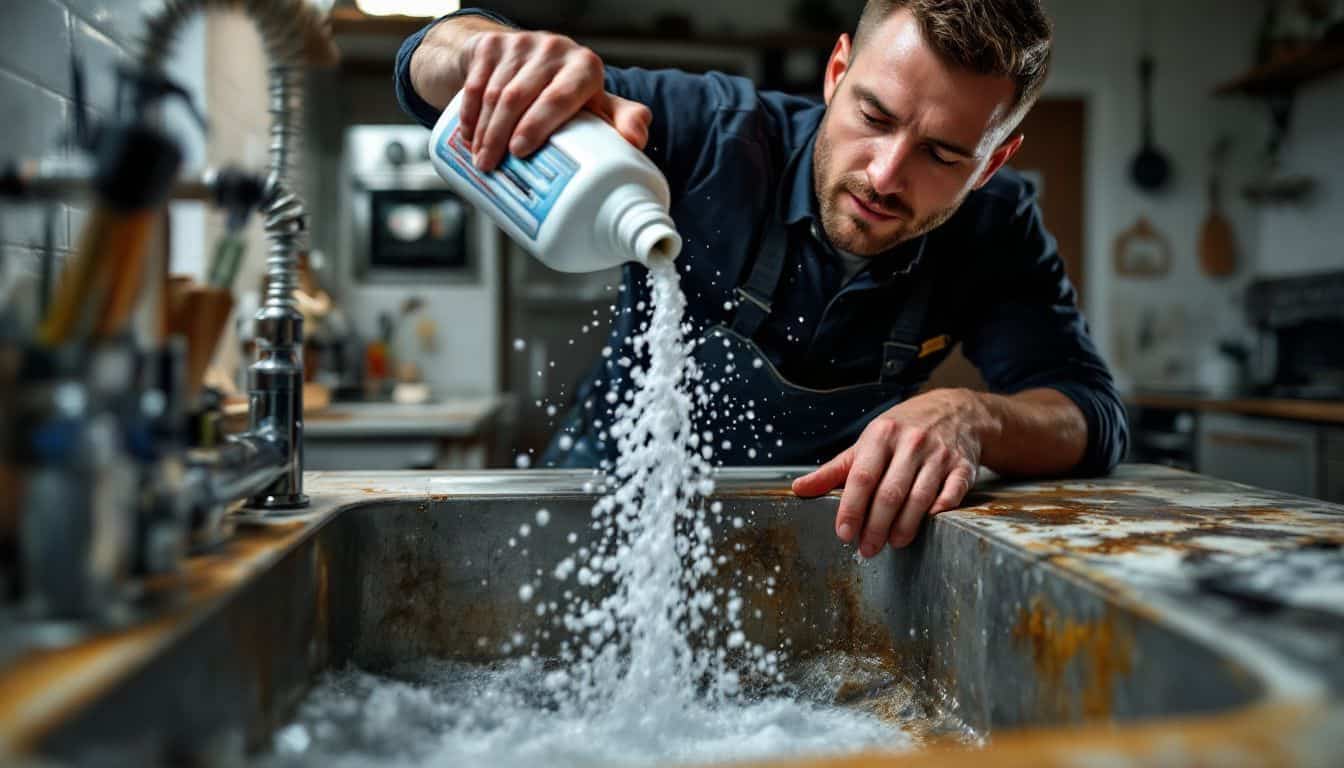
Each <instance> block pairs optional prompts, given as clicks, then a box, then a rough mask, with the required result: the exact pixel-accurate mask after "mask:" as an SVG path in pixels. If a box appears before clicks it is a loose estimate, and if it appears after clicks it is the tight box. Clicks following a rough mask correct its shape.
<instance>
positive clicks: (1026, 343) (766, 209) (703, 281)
mask: <svg viewBox="0 0 1344 768" xmlns="http://www.w3.org/2000/svg"><path fill="white" fill-rule="evenodd" d="M1049 56H1050V24H1049V21H1048V20H1047V19H1046V17H1045V15H1044V13H1043V11H1042V9H1041V8H1040V6H1039V2H1038V0H870V1H869V2H868V3H867V5H866V7H865V8H864V11H863V14H862V16H861V18H860V21H859V24H858V28H857V31H856V32H855V34H854V36H853V38H852V39H851V37H850V36H849V35H842V36H841V37H840V39H839V40H838V41H837V42H836V44H835V48H834V50H833V51H832V53H831V56H830V59H829V61H828V63H827V66H826V71H825V73H824V85H825V87H824V93H825V103H824V104H818V103H816V102H814V101H811V100H807V99H802V98H797V97H793V96H788V95H784V94H780V93H773V92H763V91H758V90H756V89H755V88H754V87H753V86H752V84H751V83H750V82H748V81H746V80H744V79H742V78H734V77H728V76H725V75H722V74H717V73H711V74H708V75H703V76H694V75H689V74H686V73H682V72H677V71H645V70H641V69H616V68H609V69H604V67H603V65H602V62H601V61H600V60H599V59H598V57H597V56H596V55H595V54H594V53H593V52H592V51H590V50H588V49H586V48H583V47H581V46H579V45H578V44H576V43H575V42H574V41H572V40H570V39H568V38H565V37H560V36H556V35H551V34H547V33H544V32H525V31H520V30H516V29H514V28H512V27H511V26H509V25H508V23H507V22H506V21H504V20H503V19H500V18H499V17H496V16H493V15H491V14H487V13H485V12H480V11H466V12H461V13H458V14H454V15H452V16H451V17H447V18H446V19H441V20H440V21H439V22H436V23H434V24H431V25H430V26H428V27H426V29H425V30H422V31H421V32H419V33H417V34H416V35H414V36H412V37H411V38H410V39H408V40H407V41H406V43H405V44H404V45H403V46H402V50H401V53H400V54H399V55H398V59H397V90H398V96H399V98H400V99H401V102H402V105H403V107H404V108H405V109H406V110H407V111H408V112H409V113H410V114H411V115H413V116H414V117H416V118H417V119H418V120H420V122H422V123H424V124H425V125H432V124H433V122H434V121H435V120H436V119H437V117H438V114H439V112H440V111H441V110H442V109H443V107H444V106H445V105H446V104H447V103H448V102H449V101H450V100H451V99H452V98H453V96H454V95H455V94H456V93H457V92H458V91H459V90H462V91H463V104H462V126H463V131H464V134H465V137H466V138H467V139H468V140H469V141H471V145H472V151H473V153H474V157H475V159H476V162H477V164H478V165H479V166H480V167H482V168H485V169H491V168H494V167H495V166H497V165H498V164H499V163H500V162H501V160H502V159H503V158H504V157H505V155H506V153H513V154H515V155H518V156H526V155H527V154H528V153H529V152H531V151H533V150H535V149H536V148H537V147H539V146H540V145H541V144H542V143H543V142H544V141H545V139H546V137H547V136H549V135H550V134H551V133H552V132H553V131H554V130H556V129H557V128H558V127H559V126H560V125H562V124H563V123H564V122H565V121H566V120H567V119H568V118H569V117H571V116H572V115H574V114H575V113H576V112H577V111H578V110H580V109H588V110H591V111H592V112H594V113H596V114H598V115H599V116H601V117H603V118H604V119H606V120H607V121H608V122H610V123H611V124H612V125H614V126H615V127H616V129H617V130H618V131H619V132H620V133H621V134H622V135H623V136H624V137H625V138H626V139H627V140H629V141H630V142H631V143H633V144H634V145H636V146H638V147H641V148H642V149H644V151H645V153H646V154H647V155H648V156H649V157H650V158H651V159H652V160H653V161H654V163H655V164H657V165H658V167H659V168H660V169H661V170H662V171H663V172H664V173H665V174H666V176H667V178H668V183H669V185H670V187H671V191H672V208H671V210H672V216H673V218H674V220H675V221H676V223H677V226H678V229H679V230H680V232H681V234H682V236H683V238H684V240H685V247H684V248H683V251H682V255H681V256H680V257H679V259H678V268H679V270H680V271H681V272H682V286H683V290H684V291H685V292H686V296H687V301H688V306H687V320H688V321H689V322H690V323H691V325H692V327H693V328H694V329H695V332H696V333H699V334H700V335H701V337H702V339H701V340H702V341H703V342H704V343H702V344H700V346H699V347H698V348H697V357H699V358H700V363H701V366H702V368H704V369H705V371H706V386H709V387H711V388H712V389H714V390H715V391H714V395H713V396H714V397H715V398H719V397H723V398H725V400H726V401H727V402H730V403H731V404H732V406H733V407H732V408H731V409H730V408H725V407H722V406H719V407H717V408H714V409H712V410H713V411H714V413H713V414H712V415H711V420H712V421H713V424H712V429H710V430H708V432H709V436H710V437H711V438H712V442H711V443H710V447H711V448H712V449H713V450H715V451H716V452H717V453H716V454H715V458H716V459H717V460H719V461H722V462H724V463H727V464H746V463H770V464H786V463H800V462H807V463H822V462H824V463H822V466H820V467H819V468H818V469H817V470H816V471H814V472H812V473H811V474H808V475H806V476H804V477H800V478H798V479H797V480H796V481H795V482H794V485H793V489H794V492H795V493H797V494H799V495H802V496H816V495H821V494H824V493H827V492H829V491H830V490H831V489H833V488H836V487H839V486H841V485H843V486H844V491H843V493H842V496H841V500H840V507H839V512H838V514H837V516H836V535H837V536H839V538H841V539H842V540H844V541H847V542H848V541H857V543H858V545H859V550H860V552H861V553H862V554H863V555H864V556H867V557H871V556H873V555H875V554H876V553H877V552H879V551H880V550H881V549H882V547H883V546H884V545H885V544H887V543H890V544H891V545H892V546H893V547H901V546H905V545H906V544H909V543H910V541H912V540H913V538H914V536H915V534H916V532H917V530H918V528H919V525H920V523H921V521H922V519H923V517H924V516H925V515H926V514H937V513H939V512H941V511H944V510H947V509H952V508H954V507H955V506H957V504H958V503H960V501H961V500H962V498H963V497H964V496H965V494H966V493H967V491H968V490H969V489H970V487H971V486H972V484H973V483H974V481H975V476H976V471H977V468H978V467H979V466H981V465H983V466H986V467H989V468H990V469H992V470H994V471H996V472H999V473H1001V474H1012V475H1044V474H1064V473H1076V474H1095V473H1104V472H1106V471H1109V470H1110V469H1111V468H1112V467H1113V466H1114V465H1115V464H1116V463H1117V462H1118V461H1119V460H1120V458H1121V456H1122V455H1123V454H1124V451H1125V446H1126V442H1127V431H1126V425H1125V418H1124V410H1123V407H1122V405H1121V403H1120V401H1119V398H1118V396H1117V394H1116V392H1115V389H1114V385H1113V383H1112V380H1111V377H1110V374H1109V372H1108V371H1107V369H1106V366H1105V364H1104V363H1103V362H1102V361H1101V359H1100V358H1099V357H1098V355H1097V353H1096V350H1095V348H1094V346H1093V344H1092V342H1091V340H1090V339H1089V337H1088V332H1087V327H1086V323H1085V322H1084V320H1083V318H1082V316H1081V315H1080V313H1079V312H1078V309H1077V306H1076V294H1075V292H1074V290H1073V287H1072V286H1071V285H1070V283H1069V280H1068V278H1067V277H1066V276H1065V274H1064V267H1063V263H1062V261H1061V260H1060V258H1059V256H1058V253H1057V252H1056V247H1055V242H1054V239H1053V238H1052V237H1051V236H1050V235H1049V234H1048V233H1047V232H1046V231H1045V229H1044V227H1043V226H1042V223H1041V215H1040V210H1039V208H1038V206H1037V204H1036V202H1035V194H1034V191H1033V189H1032V188H1031V186H1030V185H1029V184H1028V183H1027V182H1025V181H1024V180H1023V179H1022V177H1021V176H1019V175H1017V174H1016V173H1014V172H1012V171H1011V170H1008V169H1006V168H1004V164H1005V163H1006V162H1007V161H1008V160H1009V159H1010V158H1011V157H1012V156H1013V154H1014V153H1015V152H1016V151H1017V149H1018V147H1020V146H1021V144H1022V141H1023V139H1024V137H1023V135H1022V134H1021V133H1019V132H1017V130H1016V128H1017V125H1018V123H1019V121H1020V120H1021V118H1022V116H1023V115H1024V114H1025V113H1026V112H1027V110H1028V109H1030V107H1031V105H1032V104H1033V103H1034V102H1035V100H1036V98H1037V97H1038V95H1039V94H1040V91H1041V88H1042V85H1043V83H1044V80H1045V76H1046V71H1047V67H1048V62H1049ZM642 274H643V270H642V268H638V267H634V266H627V267H626V270H625V280H624V285H623V286H622V292H621V295H620V302H621V304H620V311H619V312H618V313H617V315H616V316H615V318H614V320H613V323H614V327H613V331H612V336H611V344H612V347H613V349H614V352H613V353H612V354H611V355H610V356H609V357H607V358H606V359H604V360H602V361H599V363H598V365H597V367H596V368H595V369H594V370H593V372H592V373H591V374H590V375H589V377H588V378H587V380H586V381H585V382H584V384H583V386H582V387H581V388H580V390H579V398H578V405H577V406H576V408H575V412H574V414H573V416H572V418H571V421H570V423H569V425H568V427H567V429H566V431H567V432H569V433H571V435H569V436H567V438H568V439H565V440H564V442H565V445H566V446H568V445H569V443H570V441H571V440H572V441H573V447H572V448H571V449H570V450H568V452H567V453H566V452H561V451H558V450H554V449H553V450H552V451H549V452H548V455H550V456H551V457H552V458H559V459H561V460H562V461H563V463H566V464H568V465H570V466H575V465H584V464H588V465H592V464H596V463H597V462H598V461H599V460H601V459H602V458H604V457H606V455H607V454H606V452H608V451H610V450H611V449H612V446H611V445H610V443H611V441H604V440H603V438H604V436H605V433H604V432H603V424H604V422H605V423H608V424H609V423H610V421H611V415H610V414H611V411H610V407H609V406H608V405H607V404H608V403H611V402H619V401H620V400H621V395H622V394H623V390H624V388H625V387H627V386H629V382H628V377H627V376H626V375H625V373H626V371H627V370H628V367H622V366H619V365H617V364H616V362H615V361H617V360H619V358H621V357H623V356H626V355H631V356H633V352H632V351H631V350H629V349H628V348H627V347H628V337H629V336H630V335H631V334H632V333H633V332H634V331H635V330H637V328H638V324H639V322H640V320H641V318H643V317H645V316H646V314H645V312H644V309H645V307H644V304H643V303H642V302H645V301H647V298H648V292H647V289H646V287H645V286H644V283H643V281H642V280H640V279H636V278H637V277H639V276H641V275H642ZM958 342H960V343H961V344H962V345H963V349H964V351H965V353H966V355H967V357H968V358H969V359H970V360H971V361H972V362H973V363H975V364H976V366H977V367H978V368H979V369H980V371H981V373H982V374H983V375H984V377H985V379H986V381H987V382H988V383H989V384H990V386H991V388H992V390H993V393H992V394H990V393H977V392H972V391H967V390H951V389H939V390H933V391H930V392H927V393H924V394H917V393H918V390H919V386H920V384H922V383H923V382H924V381H925V380H926V379H927V377H928V374H929V373H930V372H931V371H932V369H933V368H934V367H935V366H936V365H937V364H938V363H939V362H940V361H941V360H942V359H943V358H944V357H945V356H946V355H947V354H948V352H949V351H950V350H951V348H952V347H953V346H954V345H955V344H956V343H958ZM720 411H722V413H720Z"/></svg>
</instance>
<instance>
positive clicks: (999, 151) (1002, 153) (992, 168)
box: [974, 133, 1026, 189]
mask: <svg viewBox="0 0 1344 768" xmlns="http://www.w3.org/2000/svg"><path fill="white" fill-rule="evenodd" d="M1024 139H1026V134H1022V133H1014V134H1013V135H1012V136H1009V137H1008V138H1006V139H1004V140H1003V142H1002V143H1001V144H999V146H998V147H996V148H995V149H994V151H993V152H992V153H991V154H990V156H989V164H988V165H986V166H985V170H984V171H981V173H980V178H978V179H976V180H975V187H974V189H979V188H981V187H983V186H985V185H986V184H988V183H989V180H990V179H991V178H993V176H994V174H996V173H998V172H999V169H1000V168H1002V167H1003V166H1004V164H1005V163H1007V162H1008V161H1009V160H1011V159H1012V157H1013V155H1016V154H1017V150H1019V149H1021V148H1022V141H1023V140H1024Z"/></svg>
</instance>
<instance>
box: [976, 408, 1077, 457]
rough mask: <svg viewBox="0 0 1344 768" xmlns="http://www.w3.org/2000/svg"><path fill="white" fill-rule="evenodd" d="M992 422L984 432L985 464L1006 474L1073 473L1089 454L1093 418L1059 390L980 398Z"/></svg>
mask: <svg viewBox="0 0 1344 768" xmlns="http://www.w3.org/2000/svg"><path fill="white" fill-rule="evenodd" d="M978 399H979V400H980V402H981V404H982V405H983V407H984V410H985V416H986V422H985V424H984V425H983V426H982V428H981V430H980V439H981V454H980V463H982V464H984V465H985V466H986V467H989V468H990V469H992V470H993V471H995V472H997V473H999V474H1003V475H1051V474H1061V473H1065V472H1069V471H1072V470H1073V469H1074V468H1076V467H1077V466H1078V464H1079V462H1081V461H1082V459H1083V455H1084V453H1086V451H1087V419H1086V418H1085V417H1084V416H1083V412H1082V411H1081V410H1080V409H1079V408H1078V406H1077V405H1076V404H1074V402H1073V401H1072V400H1070V399H1069V398H1068V397H1066V396H1065V395H1064V394H1063V393H1061V392H1059V391H1058V390H1054V389H1045V388H1042V389H1029V390H1025V391H1023V392H1019V393H1017V394H1014V395H994V394H986V393H980V394H978Z"/></svg>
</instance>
